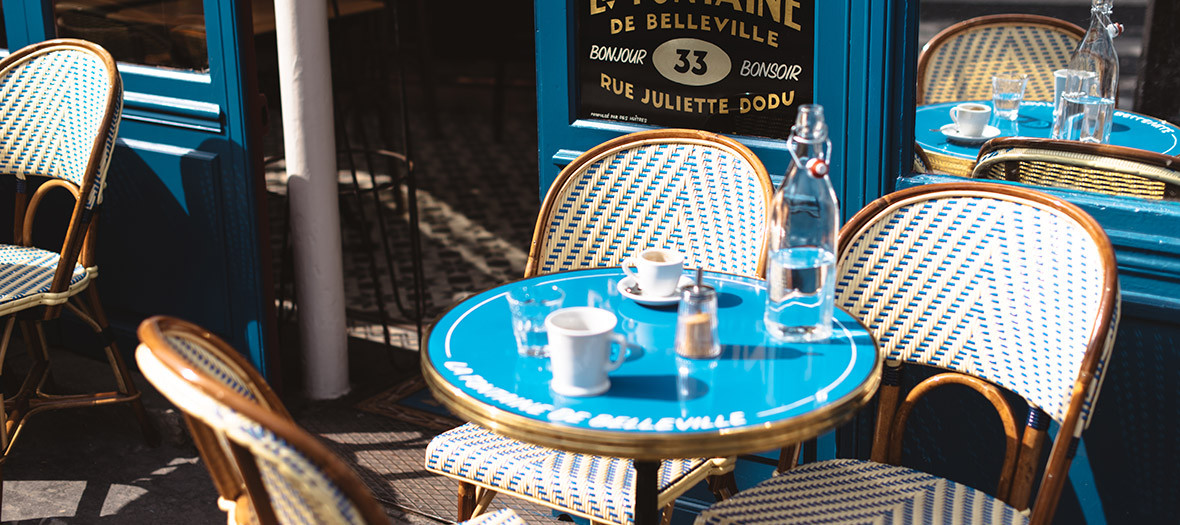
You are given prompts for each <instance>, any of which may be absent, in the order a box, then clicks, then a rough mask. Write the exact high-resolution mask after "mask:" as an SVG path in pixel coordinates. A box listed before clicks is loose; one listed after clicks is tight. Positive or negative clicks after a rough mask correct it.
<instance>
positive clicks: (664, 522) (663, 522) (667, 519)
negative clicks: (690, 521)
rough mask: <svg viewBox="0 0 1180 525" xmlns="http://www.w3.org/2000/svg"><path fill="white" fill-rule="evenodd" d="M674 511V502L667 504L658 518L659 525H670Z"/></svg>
mask: <svg viewBox="0 0 1180 525" xmlns="http://www.w3.org/2000/svg"><path fill="white" fill-rule="evenodd" d="M675 511H676V502H672V503H669V504H668V505H667V506H665V507H664V512H663V516H661V517H660V525H672V513H673V512H675Z"/></svg>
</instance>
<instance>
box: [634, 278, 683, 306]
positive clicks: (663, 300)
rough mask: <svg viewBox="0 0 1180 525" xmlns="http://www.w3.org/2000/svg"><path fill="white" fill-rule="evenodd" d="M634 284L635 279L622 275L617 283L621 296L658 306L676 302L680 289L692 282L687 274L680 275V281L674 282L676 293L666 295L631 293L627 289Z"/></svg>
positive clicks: (678, 299)
mask: <svg viewBox="0 0 1180 525" xmlns="http://www.w3.org/2000/svg"><path fill="white" fill-rule="evenodd" d="M634 284H635V279H632V278H631V277H630V276H628V277H624V278H623V280H621V281H619V285H618V289H619V293H621V294H623V297H626V298H628V299H631V300H632V301H635V302H637V303H639V304H646V305H649V306H660V305H666V304H676V303H678V302H680V289H681V288H683V287H685V286H688V285H691V284H692V277H689V276H687V275H681V276H680V282H678V283H676V293H673V294H672V295H669V296H666V297H651V296H648V295H640V294H633V293H631V292H629V291H627V289H628V288H630V287H631V286H632V285H634ZM640 291H642V290H640Z"/></svg>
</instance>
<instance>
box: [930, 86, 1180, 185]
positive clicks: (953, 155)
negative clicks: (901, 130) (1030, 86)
mask: <svg viewBox="0 0 1180 525" xmlns="http://www.w3.org/2000/svg"><path fill="white" fill-rule="evenodd" d="M964 102H968V101H964ZM970 102H977V103H980V104H985V105H988V106H990V105H991V101H988V100H984V101H970ZM961 103H963V102H943V103H940V104H930V105H926V106H919V107H918V109H917V112H916V114H915V116H914V140H915V141H916V142H917V143H918V145H919V146H921V147H922V149H923V150H925V151H926V154H927V155H928V156H929V157H930V164H931V166H930V168H931V169H933V170H934V171H935V172H938V173H947V174H950V175H958V176H962V177H968V176H970V175H971V168H972V167H973V166H975V159H976V157H977V156H978V155H979V147H980V146H982V145H983V142H979V143H976V144H965V143H960V142H952V141H950V140H948V139H947V137H946V136H945V135H943V134H942V132H941V131H939V129H940V128H941V127H942V126H944V125H946V124H949V123H951V116H950V111H951V108H953V107H955V105H957V104H961ZM989 124H990V125H992V126H996V127H997V128H999V130H1000V136H1001V137H1016V136H1021V137H1039V138H1049V133H1050V131H1051V130H1052V128H1053V104H1052V103H1051V102H1041V101H1025V102H1024V103H1022V104H1021V105H1020V114H1019V116H1018V117H1017V119H1016V120H1015V121H1009V120H1002V119H997V118H996V117H995V115H994V114H993V115H992V119H991V122H990V123H989ZM1178 136H1180V128H1177V127H1176V126H1173V125H1172V124H1171V123H1169V122H1167V121H1164V120H1160V119H1157V118H1155V117H1149V116H1147V115H1140V114H1138V113H1134V112H1130V111H1123V110H1115V112H1114V123H1113V125H1112V126H1111V130H1110V143H1111V144H1114V145H1117V146H1127V147H1131V148H1138V149H1142V150H1147V151H1154V152H1157V153H1163V154H1166V155H1177V154H1180V142H1178V138H1177V137H1178Z"/></svg>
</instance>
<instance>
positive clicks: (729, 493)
mask: <svg viewBox="0 0 1180 525" xmlns="http://www.w3.org/2000/svg"><path fill="white" fill-rule="evenodd" d="M706 480H707V481H708V483H709V490H710V491H712V492H713V497H714V498H717V501H725V500H726V499H727V498H730V497H733V495H734V494H737V478H735V477H733V471H729V472H726V473H725V474H717V475H715V476H709V477H708V478H706Z"/></svg>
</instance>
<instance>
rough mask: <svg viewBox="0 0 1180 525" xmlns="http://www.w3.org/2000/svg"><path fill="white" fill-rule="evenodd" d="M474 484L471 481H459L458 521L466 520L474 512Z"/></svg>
mask: <svg viewBox="0 0 1180 525" xmlns="http://www.w3.org/2000/svg"><path fill="white" fill-rule="evenodd" d="M475 489H476V486H475V485H472V484H471V483H465V482H462V481H460V482H459V511H458V512H457V513H456V514H458V518H459V521H467V520H469V519H471V515H472V514H473V513H474V512H475V503H476V499H477V498H476V494H475V492H476V490H475Z"/></svg>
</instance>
